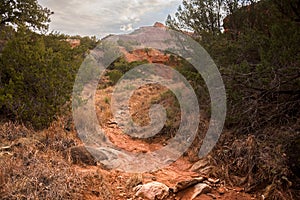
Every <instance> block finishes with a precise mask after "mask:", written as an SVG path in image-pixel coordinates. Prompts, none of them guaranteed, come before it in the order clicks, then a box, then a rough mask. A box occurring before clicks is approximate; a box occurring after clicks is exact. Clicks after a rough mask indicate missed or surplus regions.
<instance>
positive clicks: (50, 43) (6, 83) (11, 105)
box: [0, 29, 83, 128]
mask: <svg viewBox="0 0 300 200" xmlns="http://www.w3.org/2000/svg"><path fill="white" fill-rule="evenodd" d="M77 51H78V50H77ZM78 54H79V55H78ZM82 54H83V50H82V52H76V51H75V50H73V49H71V48H70V45H69V44H68V43H66V42H64V41H61V40H60V39H58V38H57V37H55V36H53V35H52V36H51V35H50V36H43V35H38V34H36V33H32V32H30V31H28V30H25V29H21V30H19V31H18V32H17V33H16V35H15V37H14V38H12V39H11V40H9V41H8V42H7V44H6V46H5V48H4V49H3V51H2V55H1V56H0V85H1V86H0V108H1V110H0V112H1V114H2V115H6V116H7V117H8V118H10V119H14V120H18V121H21V122H30V123H31V124H32V125H33V126H34V127H35V128H43V127H45V126H47V125H49V123H50V122H51V121H52V120H53V119H55V115H56V114H57V113H58V112H59V111H60V110H61V107H62V105H64V104H65V103H66V101H68V100H69V99H70V96H71V92H72V88H73V83H74V80H75V75H76V73H77V70H78V68H79V66H80V63H81V62H82V60H83V57H82Z"/></svg>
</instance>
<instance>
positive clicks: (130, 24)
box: [38, 0, 182, 38]
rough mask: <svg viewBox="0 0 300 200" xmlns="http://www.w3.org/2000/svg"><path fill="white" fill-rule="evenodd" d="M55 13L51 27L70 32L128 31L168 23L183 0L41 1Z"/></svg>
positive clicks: (108, 32) (96, 33)
mask: <svg viewBox="0 0 300 200" xmlns="http://www.w3.org/2000/svg"><path fill="white" fill-rule="evenodd" d="M38 1H39V3H40V4H41V5H42V6H44V7H47V8H49V9H50V10H51V11H53V12H54V15H52V16H51V23H50V30H54V31H58V32H60V33H65V34H69V35H82V36H85V35H89V36H92V35H95V36H97V37H98V38H102V37H104V36H106V35H108V34H111V33H112V34H116V33H126V32H131V31H132V30H134V29H136V28H139V27H141V26H148V25H153V24H154V23H155V22H156V21H159V22H162V23H164V22H165V20H166V18H167V16H168V14H174V13H175V11H176V10H177V8H178V6H179V5H180V3H181V2H182V0H38Z"/></svg>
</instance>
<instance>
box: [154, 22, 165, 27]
mask: <svg viewBox="0 0 300 200" xmlns="http://www.w3.org/2000/svg"><path fill="white" fill-rule="evenodd" d="M154 27H157V28H165V27H166V26H165V25H164V24H163V23H160V22H155V24H154Z"/></svg>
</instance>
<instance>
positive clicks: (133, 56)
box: [123, 49, 170, 64]
mask: <svg viewBox="0 0 300 200" xmlns="http://www.w3.org/2000/svg"><path fill="white" fill-rule="evenodd" d="M123 53H124V57H125V59H126V61H127V62H134V61H141V60H147V61H148V62H149V63H161V64H164V63H167V62H169V60H170V55H169V54H165V53H163V52H161V51H159V50H156V49H137V50H134V51H132V52H128V51H126V50H125V49H123Z"/></svg>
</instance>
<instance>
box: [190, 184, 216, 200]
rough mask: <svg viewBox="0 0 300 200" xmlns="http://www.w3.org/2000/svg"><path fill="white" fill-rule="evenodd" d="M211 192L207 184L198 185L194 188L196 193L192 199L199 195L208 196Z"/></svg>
mask: <svg viewBox="0 0 300 200" xmlns="http://www.w3.org/2000/svg"><path fill="white" fill-rule="evenodd" d="M209 192H211V187H210V186H209V185H207V184H205V183H198V184H197V185H195V186H194V193H193V195H192V197H191V200H193V199H195V198H196V197H197V196H198V195H201V194H207V193H209Z"/></svg>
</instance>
